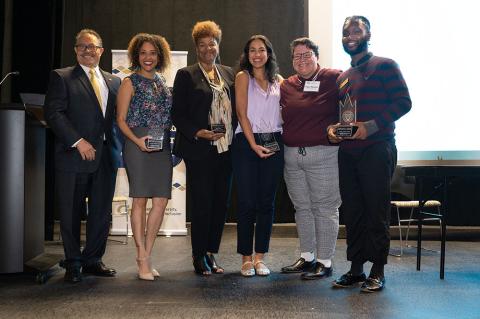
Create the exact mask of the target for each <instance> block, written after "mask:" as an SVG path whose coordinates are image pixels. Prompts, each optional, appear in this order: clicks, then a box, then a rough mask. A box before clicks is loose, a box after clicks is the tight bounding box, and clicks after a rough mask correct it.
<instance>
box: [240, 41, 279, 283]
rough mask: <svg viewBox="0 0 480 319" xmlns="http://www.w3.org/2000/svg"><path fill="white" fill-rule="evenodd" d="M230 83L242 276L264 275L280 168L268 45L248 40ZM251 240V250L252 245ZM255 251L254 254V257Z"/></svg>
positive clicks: (274, 76) (275, 86)
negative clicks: (233, 94) (233, 101)
mask: <svg viewBox="0 0 480 319" xmlns="http://www.w3.org/2000/svg"><path fill="white" fill-rule="evenodd" d="M240 69H241V71H240V72H238V74H237V75H236V78H235V92H236V105H237V109H236V110H237V116H238V122H239V124H240V125H239V126H238V127H237V129H236V132H235V133H236V135H235V139H234V143H233V173H234V180H235V181H236V186H237V204H238V207H237V213H238V216H237V217H238V224H237V225H238V226H237V233H238V245H237V252H238V253H239V254H241V255H242V267H241V270H240V272H241V274H242V275H243V276H246V277H250V276H253V275H255V274H257V275H259V276H268V275H269V274H270V270H269V269H268V267H267V266H266V265H265V263H264V255H265V253H267V252H268V248H269V243H270V235H271V232H272V224H273V215H274V202H275V193H276V189H277V186H278V182H279V180H280V178H281V175H282V169H283V143H282V139H281V132H282V123H281V116H280V82H281V81H282V80H283V79H282V77H281V76H280V75H279V74H278V67H277V63H276V58H275V53H274V51H273V47H272V44H271V43H270V41H269V40H268V39H267V38H266V37H265V36H263V35H254V36H252V37H251V38H250V39H249V40H248V41H247V43H246V44H245V47H244V50H243V53H242V56H241V57H240ZM254 237H255V245H254V244H253V241H254ZM253 249H255V255H253Z"/></svg>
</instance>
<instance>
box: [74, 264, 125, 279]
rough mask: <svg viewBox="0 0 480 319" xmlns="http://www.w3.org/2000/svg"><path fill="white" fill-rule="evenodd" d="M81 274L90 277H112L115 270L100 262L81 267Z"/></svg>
mask: <svg viewBox="0 0 480 319" xmlns="http://www.w3.org/2000/svg"><path fill="white" fill-rule="evenodd" d="M82 272H83V273H84V274H90V275H95V276H101V277H114V276H115V274H116V273H117V271H116V270H115V269H113V268H108V267H107V266H105V264H104V263H103V262H101V261H99V262H96V263H94V264H91V265H87V266H83V267H82Z"/></svg>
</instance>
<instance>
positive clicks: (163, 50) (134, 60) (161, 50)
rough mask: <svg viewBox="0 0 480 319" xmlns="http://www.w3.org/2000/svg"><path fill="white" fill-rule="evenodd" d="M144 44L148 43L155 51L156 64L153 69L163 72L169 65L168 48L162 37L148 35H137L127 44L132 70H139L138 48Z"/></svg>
mask: <svg viewBox="0 0 480 319" xmlns="http://www.w3.org/2000/svg"><path fill="white" fill-rule="evenodd" d="M145 42H148V43H150V44H151V45H153V46H154V48H155V49H156V50H157V57H158V63H157V65H156V66H155V69H156V70H158V71H159V72H163V71H165V69H166V68H167V67H168V66H169V65H170V46H169V45H168V42H167V40H165V38H164V37H162V36H159V35H157V34H148V33H139V34H137V35H135V36H134V37H133V38H132V39H131V40H130V43H129V44H128V58H129V59H130V64H131V66H132V68H133V69H134V70H138V69H139V68H140V61H139V55H140V48H141V47H142V45H143V44H144V43H145Z"/></svg>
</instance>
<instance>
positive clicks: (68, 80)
mask: <svg viewBox="0 0 480 319" xmlns="http://www.w3.org/2000/svg"><path fill="white" fill-rule="evenodd" d="M101 73H102V75H103V77H104V79H105V82H106V83H107V87H108V91H109V92H108V101H107V108H106V111H105V117H104V116H103V114H102V111H101V110H100V105H99V103H98V100H97V97H96V96H95V92H94V90H93V87H92V85H91V84H90V80H89V79H88V77H87V75H86V74H85V72H84V71H83V69H82V68H81V66H80V65H78V64H77V65H76V66H72V67H67V68H64V69H57V70H53V71H52V72H51V73H50V82H49V85H48V92H47V96H46V98H45V107H44V109H45V119H46V121H47V123H48V125H49V126H50V128H51V129H52V130H53V133H54V134H55V168H56V169H58V170H62V171H67V172H77V173H91V172H94V171H95V170H97V168H98V165H99V161H100V157H101V154H102V152H104V151H106V152H107V153H108V154H109V156H111V154H110V150H109V149H104V143H103V136H104V135H105V137H106V140H107V145H112V124H113V120H114V114H115V105H116V99H117V91H118V88H119V86H120V79H119V78H118V77H116V76H114V75H112V74H110V73H108V72H105V71H103V70H101ZM80 138H83V139H85V140H86V141H88V142H89V143H90V144H92V145H93V147H94V148H95V149H96V154H95V160H94V161H84V160H82V157H81V156H80V153H79V152H78V151H77V149H76V148H73V147H72V145H73V144H74V143H75V142H76V141H78V140H79V139H80Z"/></svg>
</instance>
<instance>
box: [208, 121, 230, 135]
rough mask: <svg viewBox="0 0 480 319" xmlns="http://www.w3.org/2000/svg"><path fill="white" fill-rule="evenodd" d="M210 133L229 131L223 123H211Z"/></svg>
mask: <svg viewBox="0 0 480 319" xmlns="http://www.w3.org/2000/svg"><path fill="white" fill-rule="evenodd" d="M209 128H210V131H212V132H213V133H226V132H227V129H226V128H225V124H223V123H210V125H209Z"/></svg>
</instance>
